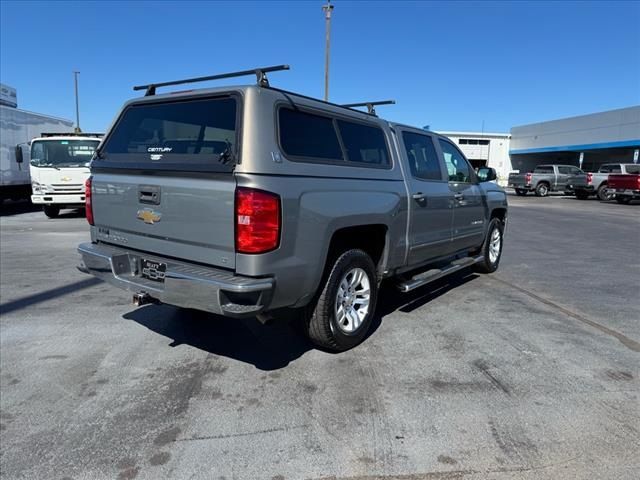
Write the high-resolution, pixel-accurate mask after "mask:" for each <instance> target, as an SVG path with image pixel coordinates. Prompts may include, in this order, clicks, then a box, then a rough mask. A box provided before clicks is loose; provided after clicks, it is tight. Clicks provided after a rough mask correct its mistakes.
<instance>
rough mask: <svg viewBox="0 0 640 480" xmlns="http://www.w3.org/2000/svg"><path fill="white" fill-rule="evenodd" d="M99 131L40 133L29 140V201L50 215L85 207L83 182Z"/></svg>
mask: <svg viewBox="0 0 640 480" xmlns="http://www.w3.org/2000/svg"><path fill="white" fill-rule="evenodd" d="M101 138H102V134H101V133H73V134H72V133H66V134H59V133H42V134H41V135H40V137H38V138H34V139H33V140H31V160H30V165H31V167H30V168H31V187H32V191H33V194H32V195H31V202H33V203H34V204H36V205H42V206H43V207H44V213H45V215H46V216H47V217H49V218H55V217H57V216H58V214H59V213H60V209H62V208H81V207H84V204H85V198H84V183H85V181H86V180H87V178H89V162H90V161H91V157H92V156H93V153H94V152H95V150H96V148H97V147H98V145H99V144H100V139H101Z"/></svg>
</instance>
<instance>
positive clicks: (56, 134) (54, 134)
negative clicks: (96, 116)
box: [40, 132, 104, 138]
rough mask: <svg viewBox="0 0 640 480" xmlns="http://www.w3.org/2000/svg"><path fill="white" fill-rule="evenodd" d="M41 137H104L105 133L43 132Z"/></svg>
mask: <svg viewBox="0 0 640 480" xmlns="http://www.w3.org/2000/svg"><path fill="white" fill-rule="evenodd" d="M40 136H41V137H43V138H46V137H98V138H102V137H104V133H84V132H43V133H41V134H40Z"/></svg>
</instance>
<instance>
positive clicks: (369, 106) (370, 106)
mask: <svg viewBox="0 0 640 480" xmlns="http://www.w3.org/2000/svg"><path fill="white" fill-rule="evenodd" d="M395 103H396V101H395V100H380V101H379V102H362V103H343V104H342V106H343V107H347V108H355V107H367V110H368V111H369V114H371V115H376V109H375V107H376V105H395ZM376 116H377V115H376Z"/></svg>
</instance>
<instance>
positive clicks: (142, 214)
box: [137, 208, 162, 225]
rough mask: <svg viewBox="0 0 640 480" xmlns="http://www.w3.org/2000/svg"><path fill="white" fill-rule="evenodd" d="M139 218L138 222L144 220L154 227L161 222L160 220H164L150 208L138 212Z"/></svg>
mask: <svg viewBox="0 0 640 480" xmlns="http://www.w3.org/2000/svg"><path fill="white" fill-rule="evenodd" d="M137 217H138V220H142V221H143V222H144V223H148V224H150V225H153V224H154V223H158V222H159V221H160V219H161V218H162V214H161V213H158V212H155V211H153V210H152V209H150V208H143V209H141V210H138V215H137Z"/></svg>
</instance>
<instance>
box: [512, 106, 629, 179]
mask: <svg viewBox="0 0 640 480" xmlns="http://www.w3.org/2000/svg"><path fill="white" fill-rule="evenodd" d="M638 150H640V106H635V107H629V108H620V109H618V110H609V111H607V112H600V113H593V114H590V115H581V116H579V117H571V118H563V119H560V120H552V121H549V122H542V123H532V124H530V125H522V126H519V127H513V128H512V129H511V142H510V146H509V155H510V157H511V167H512V169H513V170H514V171H515V170H517V171H520V172H528V171H531V170H533V168H535V167H536V166H537V165H540V164H543V163H562V164H566V165H576V166H581V167H582V168H583V169H584V170H586V171H595V170H597V169H598V167H599V166H600V165H602V164H603V163H610V162H621V163H622V162H624V163H633V162H634V158H635V159H636V160H635V161H636V163H640V159H639V158H638V156H639V155H638V153H637V152H638Z"/></svg>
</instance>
